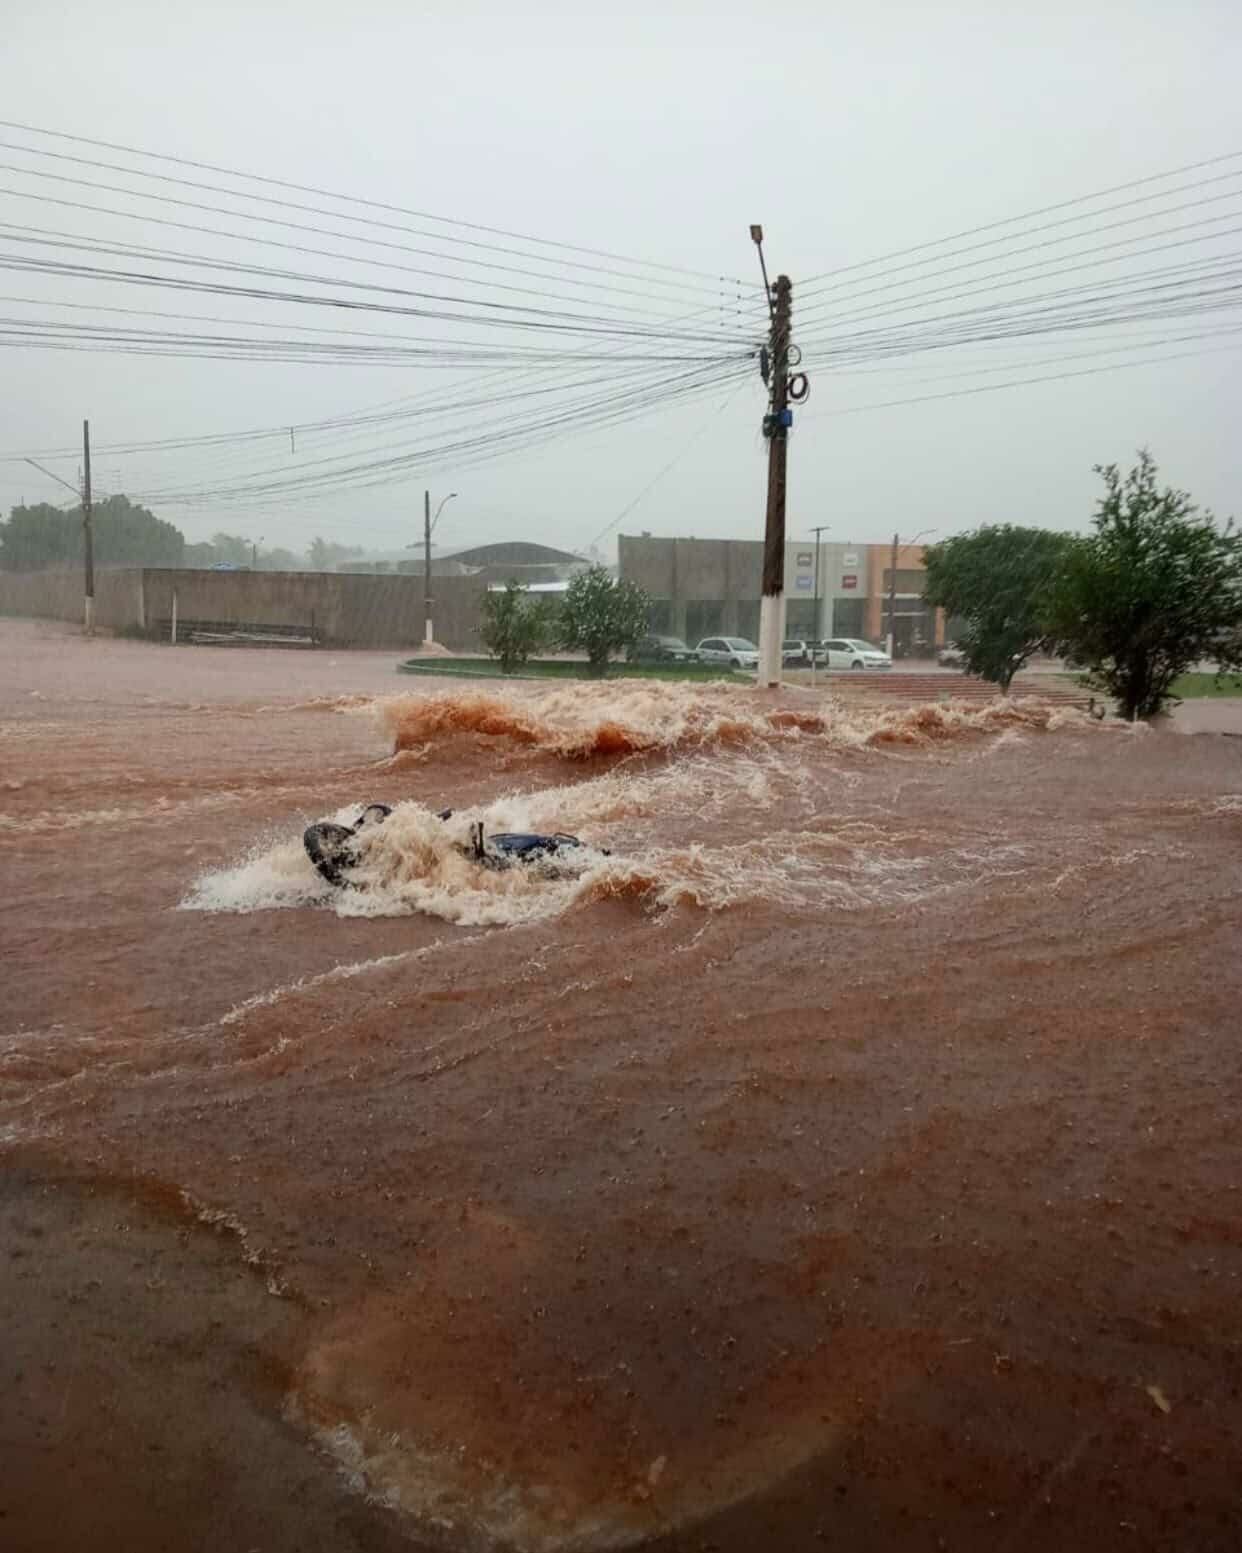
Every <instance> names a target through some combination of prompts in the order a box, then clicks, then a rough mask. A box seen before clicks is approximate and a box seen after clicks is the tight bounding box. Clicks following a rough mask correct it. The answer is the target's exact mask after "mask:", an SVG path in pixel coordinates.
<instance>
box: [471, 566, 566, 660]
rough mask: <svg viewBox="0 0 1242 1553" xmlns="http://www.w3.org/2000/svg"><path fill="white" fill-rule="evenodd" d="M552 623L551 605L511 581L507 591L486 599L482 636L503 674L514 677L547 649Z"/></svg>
mask: <svg viewBox="0 0 1242 1553" xmlns="http://www.w3.org/2000/svg"><path fill="white" fill-rule="evenodd" d="M551 633H552V622H551V618H550V611H549V608H548V604H547V601H546V600H545V599H542V598H537V597H532V596H531V595H530V594H529V593H527V591H526V589H525V588H523V587H522V585H521V583H519V582H514V581H512V580H510V581H509V582H507V583H506V584H505V586H504V588H503V590H497V591H495V592H488V593H485V594H484V595H483V624H482V625H481V626H480V627H479V635H480V636H481V637H482V638H483V645H484V646H485V647H486V648H487V650H488V652H489V653H490V654H491V656H492V657H493V658H497V659H499V661H500V668H501V672H502V673H505V674H512V673H513V672H514V670H515V669H519V668H521V666H522V665H523V664H524V663H525V662H526V660H527V659H528V658H529V657H530V655H531V654H532V653H535V652H538V651H539V649H540V648H541V647H544V646H546V645H547V642H548V640H549V638H550V636H551Z"/></svg>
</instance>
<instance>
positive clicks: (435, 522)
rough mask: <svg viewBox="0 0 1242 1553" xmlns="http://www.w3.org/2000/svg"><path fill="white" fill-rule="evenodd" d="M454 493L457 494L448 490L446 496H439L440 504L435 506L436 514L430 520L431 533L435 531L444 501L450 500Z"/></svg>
mask: <svg viewBox="0 0 1242 1553" xmlns="http://www.w3.org/2000/svg"><path fill="white" fill-rule="evenodd" d="M456 495H457V492H456V491H450V492H449V493H448V495H447V496H443V497H441V498H440V505H439V506H438V507H437V508H436V515H435V517H434V518H432V520H431V532H432V533H433V534H434V533H435V531H436V524H437V523H438V522H439V521H440V514H441V513H442V512H443V511H444V506H445V503H446V502H451V501H452V500H453V498H454V496H456Z"/></svg>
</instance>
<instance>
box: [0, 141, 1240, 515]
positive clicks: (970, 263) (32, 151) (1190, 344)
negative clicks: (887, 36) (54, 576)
mask: <svg viewBox="0 0 1242 1553" xmlns="http://www.w3.org/2000/svg"><path fill="white" fill-rule="evenodd" d="M0 127H3V128H4V129H6V130H7V131H8V132H9V134H10V135H11V134H12V133H13V132H16V133H17V134H18V135H19V136H20V137H21V138H20V139H18V140H14V139H12V138H5V139H2V140H0V157H3V158H4V159H3V160H0V178H3V179H4V182H3V183H2V184H0V194H2V195H4V196H5V197H6V199H8V200H9V201H10V202H11V204H10V213H11V214H18V215H29V214H31V211H32V207H33V209H34V210H36V211H37V210H41V209H46V208H48V207H52V208H54V209H56V210H58V211H66V212H73V213H75V214H74V216H73V217H72V218H70V219H74V220H76V221H77V222H78V223H79V224H80V225H85V226H87V227H88V228H89V230H87V231H85V232H84V231H81V230H76V231H74V230H65V229H63V228H61V227H48V226H35V225H31V224H28V223H27V222H24V221H17V220H14V221H4V222H0V268H3V269H7V270H10V271H12V272H15V273H20V274H25V275H32V276H39V277H42V278H43V279H44V281H45V282H55V283H56V285H57V286H58V287H59V288H60V289H58V290H57V292H56V295H55V297H54V298H46V297H45V298H39V297H30V296H17V295H11V296H7V297H4V298H3V299H0V301H2V302H3V304H6V305H7V309H8V310H9V311H8V315H7V316H0V345H2V346H8V347H11V348H38V349H43V350H59V351H80V352H95V351H108V352H119V353H122V354H127V355H138V356H171V357H205V358H210V359H224V360H244V361H255V362H265V361H276V362H294V363H299V364H301V363H305V364H331V365H337V366H340V365H358V364H373V365H383V366H394V365H400V366H416V367H424V368H426V367H435V368H441V369H445V370H451V371H453V372H455V373H457V374H458V378H457V379H456V380H455V381H454V385H453V387H452V388H451V389H449V390H445V389H444V388H443V387H437V388H435V389H428V390H425V391H424V392H423V393H421V394H416V395H413V396H410V397H408V398H405V399H400V400H392V401H388V402H386V403H384V404H380V405H374V406H368V407H366V408H364V409H361V410H357V411H354V412H351V413H347V414H340V415H336V416H332V417H328V418H324V419H321V420H316V421H309V422H303V423H301V424H295V425H294V426H290V425H289V424H288V423H285V424H281V425H269V426H263V427H257V428H250V429H245V430H241V431H237V432H233V433H223V434H213V435H209V436H186V437H181V438H167V439H161V440H148V441H131V442H128V443H114V444H111V445H109V444H106V443H105V444H104V445H103V446H101V447H100V448H99V450H98V451H99V453H100V454H101V455H104V456H106V457H108V458H110V459H113V460H117V461H119V462H120V463H121V464H122V465H123V466H124V470H125V479H126V486H127V489H129V490H130V493H131V494H133V495H134V496H136V497H138V498H140V499H142V500H144V501H148V502H158V503H159V504H161V505H167V506H176V505H183V506H187V507H189V506H199V505H209V506H217V505H224V506H227V507H228V508H229V509H236V508H244V507H247V506H253V505H261V504H267V503H271V502H282V501H286V500H295V499H296V500H297V501H298V502H299V503H300V502H302V501H306V500H310V499H313V498H316V497H319V496H331V495H334V494H337V493H340V492H342V491H348V490H359V489H366V488H369V487H372V486H377V485H383V484H387V483H390V482H393V481H399V480H405V479H408V478H410V477H411V475H413V474H420V475H421V474H424V473H428V472H430V471H432V470H434V469H437V468H445V467H451V468H452V469H454V470H457V469H460V468H463V467H467V466H469V465H471V464H474V463H479V462H482V461H484V460H488V459H494V458H500V457H504V456H507V455H510V454H514V453H517V452H521V451H525V450H528V449H531V448H535V447H538V446H540V445H542V444H544V443H547V442H549V441H551V440H553V439H557V438H560V437H562V436H564V435H566V434H567V433H568V432H571V431H575V430H578V431H581V430H585V429H588V428H592V427H594V428H601V427H608V426H613V425H617V424H620V423H623V422H627V421H630V420H633V419H635V418H637V417H640V416H645V415H648V414H650V413H651V412H652V411H653V410H655V409H657V408H659V409H665V408H667V407H668V406H669V405H672V404H677V403H683V402H688V401H693V400H695V399H699V398H703V397H704V396H709V397H710V398H711V400H712V402H713V404H715V402H716V401H717V400H719V398H720V392H721V390H724V391H725V393H726V395H729V394H732V393H733V392H734V391H736V390H737V388H739V387H740V386H741V385H742V384H744V383H745V382H747V381H748V380H751V379H752V376H753V374H754V371H755V356H756V351H757V348H758V345H759V343H760V341H761V339H762V338H763V337H764V335H765V333H766V327H767V302H766V298H765V297H764V295H763V292H762V290H761V288H759V287H757V286H756V285H754V284H751V283H746V282H743V281H740V280H736V279H733V278H731V277H719V276H713V275H709V274H706V273H704V272H701V271H695V270H691V269H688V268H681V267H678V266H675V265H671V264H667V263H660V262H656V261H651V260H640V259H633V258H629V257H626V256H624V255H620V254H615V253H609V252H605V251H601V250H596V249H592V248H587V247H583V246H579V245H574V244H569V243H564V242H559V241H554V240H551V239H547V238H541V237H531V236H527V235H523V234H521V233H516V232H512V231H507V230H503V229H497V228H492V227H486V226H481V225H479V224H476V223H468V222H462V221H456V220H451V219H448V218H445V217H440V216H435V215H431V214H429V213H427V212H422V211H414V210H408V209H403V208H401V207H398V206H393V205H387V204H382V203H380V202H377V201H372V200H366V199H360V198H358V197H356V196H352V195H344V194H336V193H332V192H331V191H328V190H325V189H319V188H314V187H310V186H307V185H301V184H294V183H289V182H284V181H282V180H278V179H271V178H265V177H260V176H258V175H255V174H251V173H244V172H238V171H236V170H232V169H228V168H224V167H219V166H214V165H212V164H207V163H199V162H191V161H188V160H185V159H181V158H176V157H170V156H162V155H158V154H156V153H152V152H147V151H142V150H140V149H136V148H133V147H126V146H118V145H115V144H111V143H108V142H104V141H99V140H94V139H91V138H89V137H85V136H75V135H65V134H61V133H59V132H55V131H48V130H41V129H36V128H33V127H31V126H26V125H18V124H12V123H6V121H0ZM67 146H72V147H74V148H75V149H73V150H69V149H65V148H66V147H67ZM88 152H89V153H92V154H87V153H88ZM98 153H107V154H106V155H103V154H98ZM118 158H119V160H118ZM118 177H119V178H121V179H123V180H125V181H122V182H117V181H116V179H117V178H118ZM86 195H90V196H91V197H90V198H86V197H85V196H86ZM1115 196H1124V198H1115ZM222 201H223V202H224V203H221V202H222ZM191 215H192V216H193V219H191ZM200 217H210V218H211V219H199V218H200ZM221 218H223V219H221ZM134 222H137V223H139V224H140V225H141V226H145V227H158V228H159V229H161V231H175V232H178V233H190V234H193V236H194V242H193V244H190V245H183V246H178V247H166V246H152V245H149V244H146V243H138V242H134V241H130V240H128V238H127V237H126V236H125V235H124V231H125V229H126V224H127V223H134ZM108 223H113V224H117V223H119V224H120V227H121V229H122V235H120V236H116V237H113V238H106V237H104V236H103V235H101V233H100V231H99V230H98V229H99V227H100V226H101V224H103V225H107V224H108ZM1239 231H1242V152H1232V153H1228V154H1225V155H1222V156H1218V157H1214V158H1211V159H1209V160H1206V161H1201V162H1197V163H1193V164H1190V165H1188V166H1185V167H1181V168H1175V169H1172V170H1170V171H1167V172H1161V173H1155V174H1152V175H1150V176H1149V177H1146V178H1141V179H1137V180H1134V181H1132V182H1131V183H1128V184H1122V185H1116V186H1114V187H1112V188H1108V189H1103V190H1099V191H1096V192H1094V193H1092V194H1087V195H1083V196H1081V197H1079V198H1077V199H1073V200H1069V201H1065V202H1062V203H1060V204H1058V205H1053V206H1048V207H1045V208H1043V209H1040V210H1035V211H1030V212H1028V213H1026V214H1025V215H1021V216H1016V217H1010V218H1006V219H1005V220H1002V221H997V222H994V223H990V224H989V225H987V226H983V227H978V228H975V229H972V230H970V231H966V232H960V233H956V234H953V235H951V236H949V237H946V238H943V239H939V240H937V241H935V242H929V243H923V244H920V245H918V246H917V247H914V248H910V249H906V250H903V251H900V252H896V253H889V254H884V255H880V256H879V257H877V258H875V259H872V260H867V261H864V262H861V263H858V264H853V265H850V266H847V267H845V268H842V269H838V270H835V271H827V272H825V273H823V274H820V275H816V276H813V277H811V278H810V279H809V280H802V281H800V283H799V284H798V286H797V289H796V293H795V338H796V340H797V343H798V345H799V348H800V350H801V352H802V360H803V363H804V365H806V366H815V367H816V368H817V369H818V371H817V374H816V378H815V383H816V395H817V398H820V397H823V396H824V394H825V389H828V390H829V395H828V396H827V397H828V403H827V404H826V406H825V407H824V408H822V409H817V410H812V411H811V412H810V415H811V416H812V417H813V416H815V415H816V414H817V413H818V414H825V413H827V414H843V413H856V412H857V411H860V410H866V409H879V408H885V407H888V406H891V405H897V404H910V403H919V402H922V401H924V400H931V399H941V398H952V397H959V396H961V395H965V394H976V393H987V392H991V391H994V390H997V389H1002V388H1010V387H1015V386H1019V385H1021V384H1023V383H1038V382H1047V381H1055V380H1058V379H1060V378H1069V377H1076V376H1081V375H1088V374H1093V373H1096V372H1109V371H1115V370H1118V369H1119V368H1122V367H1126V366H1138V365H1146V364H1150V363H1152V362H1159V361H1166V360H1168V361H1172V360H1179V359H1182V358H1183V357H1185V356H1187V355H1192V354H1201V353H1203V352H1205V351H1210V350H1219V349H1222V348H1236V341H1237V337H1238V336H1239V335H1240V334H1242V252H1239V250H1238V249H1237V247H1236V245H1233V246H1231V243H1230V240H1231V239H1232V238H1234V237H1235V236H1236V234H1237V233H1238V232H1239ZM142 235H148V234H142ZM204 239H206V240H207V243H208V246H210V245H212V244H214V245H216V247H217V249H218V250H220V251H216V252H204V251H203V241H204ZM325 241H328V242H330V243H331V244H332V246H324V243H325ZM238 245H241V247H242V249H244V250H252V249H254V248H256V247H257V248H259V249H262V250H263V253H262V255H261V256H253V255H251V254H249V253H247V254H246V255H245V256H242V257H239V256H238ZM273 250H278V251H279V252H280V253H281V254H292V255H296V256H297V257H296V259H289V260H287V261H284V260H281V261H277V262H261V260H268V259H270V258H271V254H272V251H273ZM324 261H328V262H327V263H325V262H324ZM377 270H380V271H383V272H385V273H384V276H383V278H378V277H377V276H376V274H375V272H376V271H377ZM398 274H399V275H400V276H402V277H417V280H416V281H415V280H414V279H409V278H403V279H401V280H398V279H397V278H396V276H397V275H398ZM82 282H93V283H94V284H95V286H96V287H98V286H100V285H105V286H113V287H116V288H119V289H121V290H125V291H158V292H164V293H168V292H175V293H181V294H182V295H185V294H193V295H199V296H212V297H227V298H230V299H233V300H234V301H235V302H240V303H242V304H243V305H244V306H245V307H251V308H254V307H259V308H262V309H264V310H267V311H270V310H271V309H272V308H275V309H277V310H278V311H279V312H280V313H281V314H282V321H280V322H273V321H272V319H271V318H270V317H257V316H235V315H223V316H221V315H216V314H212V313H206V314H205V313H200V312H180V311H176V310H174V309H172V308H156V307H151V308H146V307H141V306H136V305H130V304H128V303H126V302H124V301H121V300H120V299H118V300H117V301H116V303H115V305H113V304H111V303H101V302H94V301H82V300H79V299H76V298H75V297H74V296H72V295H69V296H65V295H63V294H62V292H63V290H64V289H65V288H68V287H73V286H75V285H78V284H80V283H82ZM80 295H81V293H80V292H79V296H80ZM14 308H16V309H32V310H36V311H34V312H31V313H23V312H17V313H13V312H12V309H14ZM325 309H330V310H332V311H334V312H335V313H336V314H337V315H338V321H337V322H335V323H333V324H328V323H326V322H322V321H321V322H318V323H313V322H309V321H308V322H303V321H302V320H303V319H309V318H312V317H314V316H315V313H316V312H317V311H318V312H319V313H320V314H321V315H322V311H323V310H325ZM343 314H349V315H351V316H350V319H349V322H348V323H346V322H345V320H344V318H342V317H341V316H340V315H343ZM83 315H85V316H83ZM359 315H363V316H359ZM289 320H293V321H289ZM389 321H393V322H394V323H397V321H400V323H399V328H398V330H397V332H390V330H389V329H388V328H387V327H386V325H387V323H388V322H389ZM367 324H369V325H370V327H364V325H367ZM377 325H379V327H376V326H377ZM410 329H414V330H417V332H414V333H411V332H407V331H409V330H410ZM1062 337H1065V338H1068V339H1070V340H1072V341H1073V343H1074V344H1075V346H1076V347H1077V348H1076V349H1074V350H1072V351H1069V352H1065V351H1062V352H1061V353H1060V354H1056V355H1048V354H1046V353H1043V354H1039V355H1034V356H1033V355H1031V354H1030V353H1031V352H1032V351H1043V350H1044V347H1045V345H1046V344H1047V343H1049V342H1050V343H1052V344H1053V345H1056V343H1057V342H1058V341H1059V340H1060V339H1061V338H1062ZM1168 346H1175V347H1179V349H1177V350H1175V351H1174V352H1172V353H1170V354H1164V355H1152V354H1151V351H1152V350H1153V349H1154V348H1157V347H1168ZM997 348H1000V349H1001V350H1008V351H1009V352H1010V353H1012V351H1013V350H1016V349H1019V348H1021V349H1022V350H1023V351H1025V352H1026V353H1027V354H1026V355H1025V356H1024V357H1023V358H1020V359H1011V360H1006V361H1003V362H1001V363H999V364H998V363H996V362H995V361H994V360H992V359H991V355H992V352H994V351H995V350H996V349H997ZM948 350H957V351H960V352H962V360H963V362H964V363H965V362H968V363H969V364H968V365H963V366H961V367H958V368H954V369H951V370H950V371H948V372H933V373H931V374H930V375H929V374H927V372H926V367H925V363H926V362H928V361H932V362H935V361H936V360H938V359H940V358H941V357H942V356H943V353H944V352H945V351H948ZM1082 362H1089V363H1092V364H1091V365H1086V366H1079V365H1076V364H1077V363H1082ZM1067 363H1073V364H1075V365H1073V366H1071V367H1069V368H1068V370H1057V371H1054V372H1051V373H1049V372H1047V371H1046V370H1044V369H1045V368H1047V367H1048V366H1055V367H1057V368H1058V369H1059V368H1061V367H1064V366H1065V364H1067ZM911 372H922V373H923V376H921V377H919V376H915V377H910V376H909V375H908V374H910V373H911ZM862 374H867V375H869V376H876V375H880V374H899V375H905V376H904V380H903V378H902V377H901V376H897V377H895V378H894V377H889V378H887V379H886V381H887V382H889V383H893V384H895V383H896V382H900V383H901V388H900V389H899V390H897V392H896V396H895V397H882V398H880V399H878V400H872V401H871V402H864V403H862V404H850V403H841V402H837V401H836V400H835V398H833V397H832V396H833V395H835V394H836V392H837V390H836V388H835V387H834V386H833V385H834V384H835V382H836V381H837V380H838V379H839V380H840V381H841V382H842V384H843V385H845V384H846V380H847V379H851V380H852V379H854V378H856V377H858V376H861V375H862ZM920 383H928V384H932V385H938V384H945V385H948V384H957V385H960V386H951V387H950V386H945V387H943V388H937V387H933V389H932V391H930V392H926V393H915V394H908V393H906V392H905V390H906V389H907V388H908V387H912V386H915V385H918V384H920ZM889 393H890V394H892V393H893V390H892V389H890V390H889ZM725 402H727V399H726V401H725ZM720 407H723V406H720ZM32 453H33V454H36V455H37V456H39V457H42V458H47V459H57V458H62V459H65V460H69V459H73V458H75V457H76V456H77V450H76V448H66V447H54V448H45V449H35V450H27V451H26V452H25V453H14V454H11V455H6V456H8V457H12V458H18V457H28V456H30V454H32ZM291 455H296V456H291ZM170 459H175V466H174V467H175V469H176V474H175V476H173V477H170V476H169V474H168V473H167V472H166V470H167V467H168V461H169V460H170ZM668 467H671V465H666V466H665V468H666V469H667V468H668ZM663 472H664V471H661V474H662V473H663ZM659 477H660V476H659V475H657V477H656V478H657V479H658V478H659ZM647 488H648V487H645V488H644V489H647ZM640 494H641V493H640ZM631 505H633V504H631ZM627 510H628V509H627ZM609 526H610V527H611V526H612V525H609Z"/></svg>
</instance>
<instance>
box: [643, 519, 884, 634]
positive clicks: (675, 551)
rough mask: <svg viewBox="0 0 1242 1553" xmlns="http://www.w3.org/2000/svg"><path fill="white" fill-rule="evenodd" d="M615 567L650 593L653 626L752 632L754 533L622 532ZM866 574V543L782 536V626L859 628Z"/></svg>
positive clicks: (799, 630) (759, 570)
mask: <svg viewBox="0 0 1242 1553" xmlns="http://www.w3.org/2000/svg"><path fill="white" fill-rule="evenodd" d="M817 549H818V557H817V554H816V551H817ZM618 572H619V575H620V576H621V578H622V579H623V580H625V581H628V582H635V583H637V584H638V586H639V587H640V588H642V589H644V590H645V592H647V593H648V594H649V595H650V596H651V599H652V601H653V608H652V614H651V629H652V630H653V631H664V632H668V633H669V634H670V635H673V636H682V637H684V638H685V639H686V640H687V641H688V642H697V641H699V640H700V639H701V638H702V637H704V636H718V635H724V636H745V637H748V638H749V639H750V640H751V641H755V640H757V639H758V634H759V598H760V594H761V592H762V582H763V544H762V542H761V541H759V540H756V539H655V538H652V537H651V536H650V535H647V534H643V535H639V536H632V535H628V534H622V535H621V537H620V539H619V540H618ZM867 577H868V572H867V548H866V546H865V545H844V544H821V545H819V546H818V547H817V546H816V545H815V543H814V541H811V542H809V543H808V542H805V541H802V542H796V543H791V544H787V545H786V546H785V597H786V619H785V634H786V635H787V636H798V637H827V636H861V635H862V631H863V624H864V617H865V613H866V590H867Z"/></svg>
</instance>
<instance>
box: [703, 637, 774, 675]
mask: <svg viewBox="0 0 1242 1553" xmlns="http://www.w3.org/2000/svg"><path fill="white" fill-rule="evenodd" d="M695 652H696V653H697V655H698V660H699V662H700V663H719V664H722V665H724V666H726V667H728V668H731V669H757V668H758V667H759V649H758V648H757V647H756V646H755V644H754V642H748V641H747V640H746V638H745V637H744V636H705V637H704V638H703V640H702V641H701V642H700V643H699V645H698V646H697V647H696V648H695Z"/></svg>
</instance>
